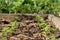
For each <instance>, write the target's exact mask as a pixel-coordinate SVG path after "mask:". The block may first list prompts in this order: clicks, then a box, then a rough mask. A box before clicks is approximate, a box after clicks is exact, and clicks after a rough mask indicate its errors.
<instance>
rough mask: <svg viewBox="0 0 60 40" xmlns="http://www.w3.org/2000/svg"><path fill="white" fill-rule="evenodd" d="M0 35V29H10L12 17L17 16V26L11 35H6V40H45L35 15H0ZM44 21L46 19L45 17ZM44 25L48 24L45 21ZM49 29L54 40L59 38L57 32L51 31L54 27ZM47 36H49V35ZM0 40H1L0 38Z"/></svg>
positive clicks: (59, 34)
mask: <svg viewBox="0 0 60 40" xmlns="http://www.w3.org/2000/svg"><path fill="white" fill-rule="evenodd" d="M0 16H1V17H0V33H1V30H2V28H4V27H10V23H11V22H12V21H13V19H14V16H18V17H19V19H18V20H17V22H18V23H19V26H18V27H17V28H16V29H15V30H14V31H13V33H12V35H8V36H7V39H8V40H45V39H46V36H45V35H44V34H43V33H42V32H43V30H42V29H41V27H39V24H40V23H39V22H37V21H36V18H35V16H36V15H35V14H34V15H33V14H32V15H0ZM44 18H45V21H46V20H47V17H45V16H44ZM46 23H49V22H48V21H46ZM50 28H51V34H54V35H55V36H56V37H55V38H56V39H58V38H60V32H59V31H52V30H53V29H54V27H52V26H51V27H50ZM51 34H49V35H51ZM0 40H2V39H1V38H0Z"/></svg>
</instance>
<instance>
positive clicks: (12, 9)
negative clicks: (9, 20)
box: [0, 0, 60, 16]
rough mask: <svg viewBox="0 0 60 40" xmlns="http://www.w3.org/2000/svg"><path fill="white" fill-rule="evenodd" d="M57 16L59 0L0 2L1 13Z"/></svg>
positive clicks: (59, 10) (59, 6)
mask: <svg viewBox="0 0 60 40" xmlns="http://www.w3.org/2000/svg"><path fill="white" fill-rule="evenodd" d="M43 10H44V11H45V12H46V13H52V14H55V15H57V16H58V15H59V12H60V0H0V12H3V13H8V12H9V13H39V12H41V11H42V12H43Z"/></svg>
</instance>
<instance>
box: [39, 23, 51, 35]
mask: <svg viewBox="0 0 60 40" xmlns="http://www.w3.org/2000/svg"><path fill="white" fill-rule="evenodd" d="M39 26H40V27H41V28H42V29H43V30H44V32H45V33H46V34H49V33H50V27H49V25H48V24H46V23H41V24H40V25H39Z"/></svg>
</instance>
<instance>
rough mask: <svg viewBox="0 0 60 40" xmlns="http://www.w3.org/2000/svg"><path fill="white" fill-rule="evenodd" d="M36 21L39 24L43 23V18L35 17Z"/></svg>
mask: <svg viewBox="0 0 60 40" xmlns="http://www.w3.org/2000/svg"><path fill="white" fill-rule="evenodd" d="M36 20H37V21H38V22H41V23H43V22H44V18H43V17H42V16H40V15H37V16H36Z"/></svg>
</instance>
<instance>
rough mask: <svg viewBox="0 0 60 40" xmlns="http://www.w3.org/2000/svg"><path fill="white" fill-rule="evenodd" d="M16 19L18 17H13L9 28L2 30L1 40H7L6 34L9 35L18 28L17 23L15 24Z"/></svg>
mask: <svg viewBox="0 0 60 40" xmlns="http://www.w3.org/2000/svg"><path fill="white" fill-rule="evenodd" d="M17 19H18V17H15V18H14V21H13V22H11V24H10V25H11V27H8V28H3V29H2V33H1V35H0V36H1V37H2V40H7V38H6V36H7V35H8V34H10V35H11V33H12V32H13V31H14V30H15V28H16V27H17V26H18V23H17Z"/></svg>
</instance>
